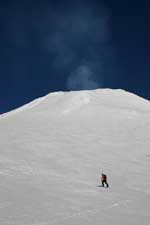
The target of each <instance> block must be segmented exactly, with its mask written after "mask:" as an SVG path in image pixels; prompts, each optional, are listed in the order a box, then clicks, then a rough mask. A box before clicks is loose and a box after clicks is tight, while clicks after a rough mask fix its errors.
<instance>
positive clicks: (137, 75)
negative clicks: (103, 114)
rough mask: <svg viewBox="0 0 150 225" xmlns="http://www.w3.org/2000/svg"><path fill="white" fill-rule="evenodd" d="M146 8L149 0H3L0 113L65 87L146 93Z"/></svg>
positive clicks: (149, 35) (149, 72)
mask: <svg viewBox="0 0 150 225" xmlns="http://www.w3.org/2000/svg"><path fill="white" fill-rule="evenodd" d="M81 2H82V3H81ZM149 12H150V3H149V2H148V1H134V0H132V1H127V0H122V1H120V0H103V1H100V0H99V1H98V0H97V1H96V0H91V1H88V0H85V1H84V0H83V1H81V0H80V1H78V0H76V1H71V0H70V1H69V0H68V1H67V0H66V1H65V0H64V1H63V0H61V1H58V0H55V1H50V0H47V1H46V0H39V1H38V0H37V1H31V0H30V1H29V0H26V1H25V0H24V1H23V0H22V1H20V0H18V1H17V0H3V1H0V113H3V112H6V111H9V110H12V109H14V108H16V107H19V106H21V105H23V104H25V103H27V102H29V101H31V100H33V99H35V98H37V97H40V96H42V95H45V94H47V93H49V92H53V91H62V90H81V89H94V88H122V89H125V90H128V91H130V92H133V93H136V94H138V95H140V96H142V97H144V98H147V99H150V88H149V87H150V63H149V61H150V13H149Z"/></svg>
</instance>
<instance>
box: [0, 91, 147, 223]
mask: <svg viewBox="0 0 150 225" xmlns="http://www.w3.org/2000/svg"><path fill="white" fill-rule="evenodd" d="M101 172H104V173H106V174H107V175H108V178H109V179H108V181H109V184H110V188H109V189H106V188H100V187H98V185H99V176H100V174H101ZM149 172H150V103H149V102H148V101H146V100H144V99H142V98H140V97H138V96H136V95H133V94H130V93H127V92H125V91H122V90H107V89H106V90H105V89H104V90H95V91H79V92H66V93H63V92H58V93H52V94H49V95H47V96H45V97H43V98H41V99H38V100H35V101H33V102H32V103H30V104H28V105H26V106H24V107H22V108H20V109H17V110H15V111H12V112H10V113H8V114H4V115H2V116H1V117H0V225H77V224H81V225H92V224H93V225H110V224H111V225H120V224H121V225H141V224H142V225H149V224H150V213H149V210H150V174H149Z"/></svg>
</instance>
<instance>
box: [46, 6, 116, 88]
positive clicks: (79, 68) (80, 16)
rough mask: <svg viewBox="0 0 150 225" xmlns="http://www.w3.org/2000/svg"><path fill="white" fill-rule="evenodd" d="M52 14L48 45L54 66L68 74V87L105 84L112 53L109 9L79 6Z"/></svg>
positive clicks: (97, 86) (47, 39)
mask: <svg viewBox="0 0 150 225" xmlns="http://www.w3.org/2000/svg"><path fill="white" fill-rule="evenodd" d="M49 13H50V18H51V21H53V31H52V32H48V34H47V37H46V39H45V41H44V43H45V48H46V49H47V50H48V52H49V53H50V54H52V55H53V67H54V68H55V70H58V71H59V72H60V73H63V72H64V71H65V74H66V75H67V74H68V75H67V79H66V87H67V89H69V90H72V89H73V90H79V89H95V88H99V87H103V80H104V76H105V68H106V67H107V66H106V64H107V62H108V61H109V59H108V58H109V56H110V55H112V53H111V51H112V48H111V47H110V39H111V34H110V29H109V16H108V14H109V13H108V10H107V9H106V8H104V7H101V8H99V9H98V10H96V8H95V7H94V6H92V5H90V6H87V5H80V6H78V7H77V6H76V7H73V8H72V9H69V10H64V11H57V10H56V11H55V13H54V11H53V12H52V13H51V12H49Z"/></svg>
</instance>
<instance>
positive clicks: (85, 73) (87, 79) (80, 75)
mask: <svg viewBox="0 0 150 225" xmlns="http://www.w3.org/2000/svg"><path fill="white" fill-rule="evenodd" d="M67 87H69V89H71V90H85V89H96V88H98V87H99V84H98V83H97V82H96V81H95V80H94V74H93V72H92V71H91V69H90V68H89V67H88V66H85V65H82V66H79V67H78V68H77V70H76V71H74V72H73V73H72V74H71V75H70V76H69V77H68V80H67Z"/></svg>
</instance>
